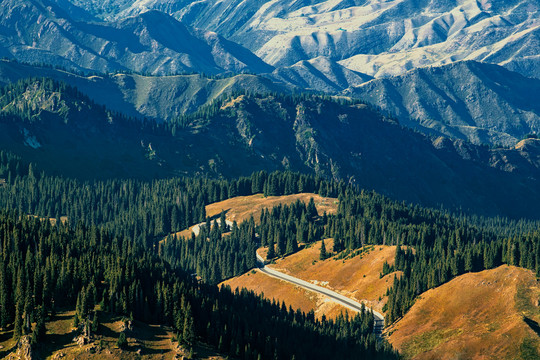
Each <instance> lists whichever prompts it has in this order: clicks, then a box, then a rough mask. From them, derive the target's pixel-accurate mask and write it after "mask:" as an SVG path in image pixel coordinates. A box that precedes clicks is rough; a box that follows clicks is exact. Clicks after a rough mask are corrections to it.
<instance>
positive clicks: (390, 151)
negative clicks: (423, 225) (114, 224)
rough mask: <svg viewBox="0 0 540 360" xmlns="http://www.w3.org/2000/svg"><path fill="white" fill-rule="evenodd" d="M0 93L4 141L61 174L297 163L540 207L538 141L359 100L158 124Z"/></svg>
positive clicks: (218, 106) (232, 107) (363, 181)
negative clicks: (427, 120) (482, 142)
mask: <svg viewBox="0 0 540 360" xmlns="http://www.w3.org/2000/svg"><path fill="white" fill-rule="evenodd" d="M0 103H1V104H2V112H1V114H2V121H1V123H0V126H1V127H2V129H3V131H2V132H1V135H0V136H1V137H2V147H3V149H4V150H10V151H13V152H14V153H16V154H18V155H20V156H23V157H24V158H25V159H26V160H27V161H31V162H35V163H36V164H38V166H40V168H41V169H44V170H48V171H51V172H53V173H55V174H63V175H67V176H76V177H83V178H96V177H97V178H108V177H114V176H129V177H139V178H141V177H142V178H149V177H164V176H171V175H182V174H184V175H197V174H199V175H211V176H224V177H237V176H242V175H248V174H250V173H251V172H253V171H257V170H261V169H264V170H269V171H272V170H280V169H283V170H285V169H290V170H298V171H305V172H308V173H312V174H313V173H314V174H317V175H320V176H323V177H326V178H334V179H345V180H347V181H349V182H351V183H354V184H356V185H358V186H360V187H361V188H367V189H374V190H377V191H379V192H382V193H384V194H387V195H389V196H392V197H394V198H397V199H403V200H407V201H412V202H416V203H421V204H424V205H431V206H435V207H438V206H440V205H441V204H442V205H444V206H445V207H447V208H449V209H461V210H463V211H467V212H469V211H474V212H478V213H481V214H493V215H507V216H511V217H529V218H534V217H535V216H536V215H535V214H538V213H539V212H538V211H536V209H538V206H539V205H538V204H539V203H540V202H538V197H539V196H540V194H539V193H538V187H537V186H535V184H536V182H537V181H538V180H537V179H538V173H539V156H540V154H539V146H538V142H539V141H538V140H537V139H528V140H525V141H524V142H522V143H520V145H519V146H518V147H517V148H515V149H488V148H486V147H479V146H474V145H471V144H469V143H466V142H463V141H459V140H457V141H451V140H448V139H445V138H429V137H426V136H424V135H421V134H419V133H415V132H412V131H411V130H408V129H406V128H403V127H401V126H400V125H399V124H398V123H397V122H396V121H395V120H392V119H388V118H385V117H384V116H382V115H380V114H379V113H377V112H376V111H374V110H372V109H371V108H369V107H367V106H365V105H363V104H361V103H357V102H354V101H347V100H343V99H342V100H332V99H330V98H325V97H320V96H313V95H301V96H283V95H262V96H260V95H245V94H243V95H242V94H237V95H234V96H232V97H228V98H224V99H223V100H220V101H216V102H214V103H213V104H212V105H211V106H208V107H205V108H202V109H201V110H200V111H198V112H197V113H194V114H190V115H187V116H180V117H177V118H175V119H172V120H171V121H169V122H167V123H163V124H155V123H154V122H143V123H140V122H138V121H135V120H133V119H129V118H126V117H123V116H121V115H118V114H115V113H112V112H110V111H108V110H106V109H104V108H103V107H102V106H96V105H95V104H94V103H93V102H92V101H91V100H90V99H88V98H87V97H85V96H83V95H81V94H80V93H79V92H78V90H76V89H74V88H71V87H69V86H66V85H65V84H61V83H55V82H53V81H50V80H27V81H21V82H19V83H17V84H14V85H10V86H7V87H5V88H3V90H2V92H1V94H0ZM83 164H84V165H83Z"/></svg>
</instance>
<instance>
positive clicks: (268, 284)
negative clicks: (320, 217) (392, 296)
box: [223, 239, 395, 318]
mask: <svg viewBox="0 0 540 360" xmlns="http://www.w3.org/2000/svg"><path fill="white" fill-rule="evenodd" d="M320 244H321V242H320V241H319V242H316V243H314V244H311V245H310V246H309V247H306V248H304V249H302V250H300V251H299V252H297V253H295V254H292V255H290V256H287V257H285V258H282V259H279V260H276V261H275V263H274V264H272V265H269V267H271V268H274V269H276V270H279V271H281V272H284V273H286V274H290V275H292V276H295V277H298V278H300V279H302V280H306V281H309V282H313V283H315V284H317V285H320V286H324V287H327V288H329V289H332V290H334V291H336V292H338V293H341V294H343V295H345V296H348V297H351V298H354V299H356V300H358V301H365V303H366V305H367V306H368V307H373V309H375V310H379V311H381V309H382V306H383V305H384V303H385V292H386V289H387V288H388V287H389V286H391V285H392V283H393V281H392V280H393V275H394V274H388V275H386V276H384V277H383V278H380V273H381V272H382V268H383V264H384V262H388V263H389V264H393V257H394V254H395V247H392V246H375V247H372V246H369V247H366V248H365V249H361V250H360V251H358V252H356V253H355V254H353V253H351V254H349V256H346V257H344V258H339V257H337V256H336V257H331V258H328V259H326V260H320V259H319V254H320V250H319V249H320ZM332 245H333V242H332V240H331V239H326V240H325V246H326V248H327V250H328V251H329V252H331V251H332ZM259 253H260V254H261V255H263V256H264V255H265V253H266V251H265V250H264V249H262V250H259ZM223 284H225V285H229V286H231V287H232V288H233V289H234V288H247V289H249V290H253V291H255V292H257V293H259V294H264V296H265V297H266V298H269V299H276V300H278V301H284V302H285V304H287V306H289V305H291V306H293V308H294V307H298V308H300V309H302V310H303V311H309V310H314V311H315V314H316V315H318V316H322V315H325V316H326V317H327V318H331V317H335V316H337V315H338V314H339V313H341V311H345V310H346V309H344V308H343V307H341V306H338V305H336V304H334V303H332V302H328V301H326V300H325V298H324V297H322V296H319V295H317V294H314V293H313V292H310V291H307V290H304V289H301V288H298V287H297V286H294V285H291V284H289V283H286V282H284V281H281V280H277V279H274V278H271V277H269V276H267V275H264V274H262V273H260V272H256V271H252V272H250V273H248V274H245V275H242V276H239V277H236V278H233V279H230V280H227V281H225V282H224V283H223Z"/></svg>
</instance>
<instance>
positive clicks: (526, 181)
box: [0, 0, 540, 217]
mask: <svg viewBox="0 0 540 360" xmlns="http://www.w3.org/2000/svg"><path fill="white" fill-rule="evenodd" d="M3 5H4V6H2V8H1V9H0V13H1V15H2V16H1V19H0V24H1V25H2V26H3V27H2V29H3V30H2V33H1V34H0V46H1V49H2V50H1V54H2V55H3V56H5V57H7V58H10V60H2V61H0V82H2V83H3V84H11V83H14V82H16V81H18V80H21V79H25V78H28V77H30V76H31V77H34V78H52V79H54V80H56V81H59V82H66V83H68V84H70V85H71V86H75V87H76V88H77V91H78V92H77V93H78V94H79V92H80V93H81V94H84V96H86V98H87V101H90V102H91V103H92V104H93V105H92V106H94V107H96V108H106V109H107V110H103V109H102V110H100V111H109V112H110V113H111V114H113V112H116V113H118V114H117V115H103V114H101V115H99V116H98V115H96V117H97V119H98V120H96V121H97V122H98V123H100V124H102V125H103V126H101V125H100V126H101V127H99V126H98V129H100V130H99V131H97V130H96V131H94V130H92V131H90V133H91V134H92V136H97V138H93V137H92V136H90V135H88V134H82V131H83V130H82V129H84V127H83V128H80V127H75V129H71V128H69V129H64V130H65V131H64V130H61V128H62V126H65V125H59V126H60V128H58V129H56V130H55V131H54V132H51V131H52V130H51V126H53V125H52V123H47V122H46V123H45V124H46V125H40V127H39V128H35V127H34V128H33V127H32V126H37V124H39V122H37V123H36V125H32V126H30V125H28V126H27V127H22V128H21V127H20V126H19V127H17V128H13V125H10V126H8V128H6V134H7V133H8V132H9V133H11V134H19V135H17V136H15V135H14V136H15V138H17V139H18V140H16V141H15V140H9V138H5V140H4V141H5V142H4V148H7V149H10V146H13V149H15V150H16V151H15V152H19V151H21V152H22V153H24V154H26V155H27V156H30V159H31V160H36V161H37V159H45V157H41V156H45V155H46V154H48V156H53V155H52V154H54V156H53V157H54V158H56V157H59V156H61V155H60V154H61V151H60V150H61V147H60V144H61V141H60V142H59V143H56V145H54V146H53V145H51V146H52V148H56V149H57V150H55V151H57V152H56V153H55V152H52V153H49V152H47V151H46V149H47V146H46V145H47V139H49V140H50V139H52V138H53V137H54V135H53V133H54V134H57V135H56V136H60V135H59V134H64V135H65V137H66V139H72V138H73V137H80V138H81V139H86V140H88V142H87V143H86V145H84V146H83V145H81V144H82V143H83V142H81V143H80V144H78V147H77V149H78V150H76V151H75V150H74V151H73V152H72V153H71V154H69V156H71V157H72V161H71V162H70V161H66V164H69V163H72V164H73V163H76V162H77V161H76V158H77V156H79V155H77V154H79V153H80V154H85V153H87V154H86V155H84V156H83V155H80V156H82V157H81V158H85V159H87V160H88V161H90V162H94V163H95V164H96V165H95V169H97V168H99V166H100V165H99V163H96V162H95V161H94V160H91V159H94V158H95V159H98V158H102V159H103V161H105V162H107V161H110V164H115V163H117V162H119V161H120V159H121V157H116V158H115V157H114V156H112V155H111V156H112V158H108V160H105V159H107V156H106V155H105V154H102V155H99V156H98V155H96V154H93V155H90V153H88V151H89V150H88V149H91V148H93V147H95V146H97V147H98V148H101V149H106V148H107V149H109V150H108V153H110V154H117V153H116V152H115V150H114V149H115V146H117V145H115V144H114V142H111V143H110V144H108V145H104V144H102V143H101V141H105V140H104V139H113V138H115V137H116V138H117V140H118V143H122V141H121V139H125V141H124V143H125V146H126V149H128V150H125V151H126V152H125V153H124V155H125V156H127V155H126V154H132V155H130V156H135V155H133V154H138V155H136V156H135V158H136V159H137V160H135V159H132V160H133V161H134V164H139V165H133V166H131V167H130V166H127V167H124V166H119V167H115V166H114V165H111V166H112V170H113V172H112V173H111V175H113V174H117V173H118V172H119V173H121V174H124V175H126V176H145V174H144V172H142V171H139V170H137V171H135V173H131V171H132V170H130V169H139V168H140V167H141V166H142V165H141V164H143V163H147V162H148V161H150V163H152V164H153V165H149V166H150V168H152V169H155V171H154V170H152V171H149V172H148V173H147V174H146V175H148V174H159V176H170V175H178V174H196V175H202V174H204V175H211V176H218V177H219V176H223V177H229V176H237V175H244V174H247V173H249V172H250V171H254V170H258V169H259V168H264V169H266V170H274V169H292V170H298V171H308V172H314V173H316V174H318V175H321V176H325V177H331V178H335V179H337V178H342V179H347V180H348V181H352V182H356V183H357V184H358V185H359V186H362V187H366V188H369V189H375V190H377V191H380V192H382V193H385V194H387V195H389V196H393V197H396V198H399V199H402V200H407V201H412V202H418V203H422V204H424V205H429V206H439V205H441V204H444V205H445V206H447V207H449V208H452V209H464V210H466V211H469V210H470V211H478V212H480V213H493V214H495V213H499V212H500V213H504V214H507V215H509V216H513V217H517V216H527V211H525V208H526V207H525V205H524V204H528V205H530V201H529V200H528V199H535V196H536V192H535V190H534V189H535V188H536V186H535V181H537V179H538V147H537V141H536V140H535V139H534V138H535V137H536V135H535V134H537V133H538V130H539V127H540V125H539V120H540V119H539V116H540V108H539V107H538V106H537V105H536V103H537V101H535V99H536V98H537V97H538V94H539V93H540V83H539V80H538V79H537V78H535V76H536V75H535V71H528V70H527V71H525V70H526V69H529V70H531V69H534V66H533V65H534V64H535V63H536V61H537V60H538V57H537V56H536V55H534V54H533V55H531V56H529V55H530V52H531V51H532V52H534V49H536V48H537V47H536V45H535V43H534V39H535V37H536V36H537V25H536V24H537V16H536V15H537V14H538V9H537V6H536V5H535V3H534V2H531V1H525V0H523V1H511V2H505V3H504V4H500V3H492V2H490V1H483V2H474V3H473V2H471V1H458V2H456V1H447V2H444V1H430V2H427V1H416V2H414V4H413V2H411V1H408V0H401V1H386V2H380V1H363V2H359V1H334V2H329V1H312V2H307V1H296V2H287V1H283V0H279V1H274V2H262V1H254V2H249V3H248V2H242V3H240V2H237V1H236V0H227V1H223V2H217V3H214V2H208V1H200V2H195V3H192V2H182V1H180V2H175V3H171V2H168V1H135V2H119V3H116V2H115V3H112V2H103V1H98V0H96V1H93V2H88V1H83V0H79V1H73V2H69V1H67V0H55V1H52V0H35V1H29V0H23V1H14V0H7V1H5V2H4V3H3ZM218 10H219V11H218ZM409 18H410V19H409ZM407 19H409V20H407ZM494 19H498V21H499V22H496V21H495V20H494ZM508 22H510V23H508ZM443 23H444V24H446V25H445V26H446V27H444V26H443ZM502 23H504V24H506V25H504V26H503V25H501V24H502ZM338 25H339V28H336V27H337V26H338ZM313 29H317V31H314V30H313ZM429 29H431V30H433V29H435V30H437V31H435V30H433V31H434V32H433V31H432V32H431V33H430V31H431V30H430V31H428V30H429ZM308 30H309V31H308ZM312 30H313V31H312ZM304 33H309V34H310V35H309V36H308V35H305V34H304ZM302 34H304V35H302ZM336 34H340V35H339V36H338V35H336ZM434 34H438V37H436V36H435V35H434ZM525 34H528V35H525ZM413 35H414V36H413ZM473 35H474V36H473ZM464 37H471V39H470V41H466V42H465V43H464V44H465V46H459V47H458V46H457V45H456V44H457V42H461V41H463V39H464ZM279 39H281V40H279ZM287 39H288V40H287ZM370 39H377V43H373V42H370ZM411 39H413V40H414V41H412V40H411ZM278 40H279V41H278ZM510 40H512V41H514V42H511V41H510ZM494 41H497V42H501V41H503V42H504V41H506V42H505V47H504V48H505V49H509V47H507V45H509V44H510V43H513V44H521V45H520V51H519V52H514V53H512V54H510V53H509V52H506V53H505V54H507V55H508V56H507V57H504V56H503V58H504V60H500V61H492V62H494V63H495V64H489V63H486V62H477V61H459V60H461V59H482V60H483V61H488V60H486V59H487V58H485V57H484V58H482V57H478V56H476V55H475V56H472V55H471V54H479V51H480V50H479V49H482V48H483V47H487V48H489V51H490V54H491V52H493V51H495V50H496V49H497V47H496V46H495V45H494ZM312 43H313V44H316V46H315V47H310V46H311V45H309V44H312ZM490 44H491V45H490ZM308 45H309V46H308ZM271 48H272V49H273V50H270V49H271ZM299 49H300V50H299ZM429 49H431V50H429ZM434 49H436V50H434ZM445 49H446V50H448V51H446V50H445ZM450 49H453V50H452V51H450ZM501 49H502V48H501ZM428 50H429V51H434V54H435V55H434V56H432V57H427V56H425V57H422V58H423V59H424V60H425V61H421V62H416V60H414V59H416V57H415V56H416V55H415V56H413V53H414V52H416V51H421V52H426V51H428ZM497 51H499V50H497ZM450 52H451V53H452V54H453V55H452V56H451V57H450V58H445V56H446V55H447V54H449V53H450ZM390 53H392V54H397V55H399V56H406V57H407V58H408V59H409V60H408V61H407V64H406V65H403V64H401V65H399V64H398V63H396V62H393V61H390V60H388V56H389V55H388V54H390ZM299 54H300V55H299ZM362 54H364V55H365V56H367V58H369V59H371V60H370V61H371V62H372V63H371V65H373V64H375V63H376V62H377V61H382V60H381V59H386V60H384V64H385V66H387V65H388V66H389V68H388V69H390V68H391V69H393V70H392V71H387V70H388V69H387V70H385V66H383V67H377V66H375V67H371V68H370V66H371V65H370V66H367V67H366V66H356V65H355V64H358V62H357V61H356V60H355V61H352V60H351V59H353V58H358V57H362V56H364V55H362ZM445 54H446V55H445ZM467 54H468V55H467ZM499 54H503V53H502V52H500V51H499ZM526 54H529V55H526ZM297 55H298V56H297ZM397 55H396V56H397ZM392 56H393V55H392ZM486 56H487V55H486ZM501 56H502V55H501ZM392 58H393V57H392ZM13 59H16V60H13ZM377 59H379V60H377ZM501 59H502V58H501ZM387 60H388V61H387ZM396 61H397V60H396ZM22 62H26V63H22ZM398 62H399V61H398ZM488 62H489V61H488ZM444 63H448V64H444ZM525 63H527V64H529V65H530V64H533V65H531V66H528V67H527V66H521V65H523V64H525ZM38 64H41V65H38ZM519 64H521V65H519ZM419 65H432V66H429V67H423V68H416V67H417V66H419ZM501 65H503V66H501ZM518 65H519V66H518ZM375 68H376V69H377V71H373V69H375ZM508 68H511V69H514V70H518V72H516V71H511V70H508ZM370 69H371V70H370ZM408 69H411V70H408ZM406 70H408V71H406ZM177 73H187V74H183V75H182V74H181V75H178V74H177ZM192 73H193V74H192ZM203 73H204V74H206V75H204V74H203ZM236 73H245V74H236ZM158 74H161V75H158ZM390 74H396V75H394V76H389V75H390ZM524 74H525V75H527V76H528V77H527V76H525V75H524ZM38 81H43V80H38ZM304 92H325V93H328V94H331V95H333V96H336V98H335V100H333V101H335V102H336V104H349V103H350V104H356V105H355V106H357V107H358V106H360V105H359V104H362V103H365V104H369V106H366V105H362V106H364V107H365V108H362V109H364V110H359V109H357V108H355V107H354V106H352V105H351V106H352V107H351V106H349V105H347V106H346V105H343V108H339V107H338V108H337V110H336V108H335V107H334V106H337V105H328V104H327V102H328V101H329V100H328V99H327V98H325V97H322V98H321V99H324V101H323V100H321V101H323V102H324V104H327V105H317V104H316V102H317V101H319V100H315V99H316V98H317V97H315V98H313V99H312V100H311V101H307V100H306V99H307V98H310V96H312V95H305V96H306V98H302V97H300V99H303V100H298V99H299V98H298V97H294V96H293V99H296V100H295V101H292V100H276V99H281V96H283V95H282V94H294V93H304ZM255 94H259V95H255ZM276 94H281V95H276ZM276 96H277V98H276ZM231 99H234V101H233V100H231ZM261 99H263V100H261ZM317 99H318V98H317ZM85 101H86V100H85ZM224 101H232V103H231V104H232V105H230V106H224V105H223V102H224ZM291 101H292V102H291ZM76 102H77V101H75V103H76ZM68 103H69V101H68ZM98 105H99V106H98ZM223 106H224V107H223ZM324 106H328V108H327V109H326V108H325V109H324V110H322V108H323V107H324ZM68 107H69V106H68ZM360 107H361V106H360ZM37 108H40V106H37ZM246 109H247V110H246ZM306 109H307V110H306ZM375 109H377V110H375ZM89 111H90V110H89ZM96 111H97V110H96ZM200 111H204V112H205V113H204V114H205V115H201V112H200ZM303 111H308V112H309V113H310V114H312V116H313V117H311V115H310V116H307V117H306V116H304V115H303V114H304V113H303ZM378 111H379V112H380V113H379V112H378ZM49 112H50V111H45V114H48V113H49ZM358 112H360V113H361V114H359V113H358ZM52 113H54V111H52ZM97 113H99V112H97ZM381 113H382V114H384V115H381ZM40 114H41V113H40ZM193 114H194V115H193ZM366 114H369V115H366ZM110 116H120V117H121V118H123V117H124V116H127V117H131V118H133V119H138V120H133V119H132V120H129V121H128V122H126V123H122V122H120V124H117V125H114V126H120V127H119V128H116V127H114V126H113V127H114V129H113V128H110V127H109V125H106V124H107V121H109V120H108V119H109V117H110ZM190 116H195V118H191V117H190ZM38 118H41V115H39V116H38ZM45 118H47V119H49V118H50V117H49V116H46V117H45ZM52 118H54V116H52ZM259 118H264V119H265V120H264V122H263V123H259V121H263V120H261V119H259ZM364 118H367V119H372V120H373V119H377V120H376V121H375V120H373V121H372V122H369V121H368V122H363V121H360V120H357V119H364ZM99 119H101V120H99ZM143 119H147V120H151V121H152V122H153V123H156V124H162V125H160V127H159V128H160V129H162V130H160V131H163V129H166V131H165V132H164V133H163V132H159V131H158V132H155V129H154V130H152V131H151V132H147V130H148V129H147V128H144V129H146V130H144V129H143V128H141V129H139V130H137V129H138V125H134V124H136V123H137V121H139V120H143ZM255 119H256V120H255ZM306 119H309V120H306ZM351 119H355V120H351ZM84 121H89V120H84ZM126 121H127V120H126ZM351 121H352V122H351ZM58 123H61V122H58ZM122 124H123V125H122ZM368 124H370V125H368ZM374 124H376V125H374ZM55 126H56V125H55ZM70 126H71V125H70ZM141 126H142V125H141ZM363 126H365V127H363ZM91 128H92V129H94V128H93V127H91ZM409 128H410V129H412V130H410V129H409ZM9 129H11V130H9ZM25 129H26V130H25ZM105 129H109V130H105ZM173 129H174V135H172V130H173ZM253 129H258V130H257V131H256V133H253V132H252V131H255V130H253ZM302 129H304V130H305V129H308V130H305V131H304V130H302ZM74 131H75V132H76V131H79V132H81V133H80V134H79V135H75V133H74ZM108 131H112V132H113V133H114V134H115V135H114V137H113V138H111V137H110V136H111V135H110V134H108V133H107V132H108ZM100 132H102V133H100ZM48 133H50V134H49V135H46V134H48ZM67 134H70V135H67ZM216 134H219V135H216ZM89 136H90V137H89ZM40 138H41V140H40ZM98 138H99V139H101V140H99V141H98ZM525 138H529V139H527V140H523V139H525ZM29 139H30V140H29ZM33 139H35V140H36V142H35V143H34V142H33ZM179 139H181V140H179ZM275 139H278V140H277V141H276V140H275ZM111 141H112V140H111ZM37 143H39V144H41V145H42V146H40V147H38V149H33V148H32V146H31V145H32V144H37ZM9 144H11V145H9ZM17 144H18V145H17ZM127 144H130V145H127ZM150 144H151V146H150ZM198 144H199V145H198ZM200 144H205V146H200ZM21 146H22V147H21ZM141 149H142V150H141ZM23 150H24V151H23ZM141 151H142V152H141ZM99 152H100V151H98V153H99ZM39 154H41V155H39ZM148 154H153V155H151V156H150V155H148ZM38 155H39V156H38ZM117 155H118V154H117ZM124 155H123V156H124ZM118 156H120V155H118ZM141 156H142V157H141ZM148 156H149V157H148ZM231 159H235V160H231ZM139 160H141V161H142V163H140V162H139ZM143 160H144V161H143ZM49 164H52V163H51V162H50V160H49ZM57 165H58V164H55V168H56V169H57V170H58V169H59V168H58V167H57ZM58 166H60V167H62V166H63V165H58ZM90 168H91V167H89V169H90ZM121 169H124V170H121ZM64 170H65V171H68V172H69V171H70V170H69V169H64ZM58 172H59V173H62V172H61V171H59V170H58ZM91 173H93V171H91V172H90V174H91ZM72 174H73V175H74V176H75V175H77V170H72ZM88 175H89V174H88V173H86V172H85V176H88ZM114 176H116V175H114ZM474 179H476V180H474ZM496 179H497V180H496ZM486 182H489V185H486V184H487V183H486ZM481 184H484V185H481ZM486 186H487V188H489V189H491V190H489V191H488V190H486V188H485V187H486ZM493 189H498V192H500V194H502V193H511V194H512V196H511V197H509V198H508V199H523V201H520V202H519V204H510V203H509V202H512V201H511V200H508V199H506V200H503V199H502V197H503V196H502V195H500V194H499V193H494V192H492V190H493ZM460 192H461V193H462V194H463V196H461V195H460V196H458V197H457V198H456V195H455V194H456V193H460ZM481 193H482V194H483V195H479V194H481ZM492 198H493V199H496V200H491V199H492ZM488 199H489V200H488ZM528 205H527V206H528ZM531 206H532V205H531Z"/></svg>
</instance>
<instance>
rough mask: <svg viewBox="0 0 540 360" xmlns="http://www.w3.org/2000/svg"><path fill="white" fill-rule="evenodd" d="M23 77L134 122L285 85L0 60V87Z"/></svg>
mask: <svg viewBox="0 0 540 360" xmlns="http://www.w3.org/2000/svg"><path fill="white" fill-rule="evenodd" d="M28 77H34V78H40V77H47V78H52V79H55V80H57V81H64V82H66V83H69V84H71V85H72V86H75V87H77V89H79V90H80V91H81V92H82V93H84V94H85V95H88V96H89V97H90V98H91V99H92V100H93V101H95V102H96V103H97V104H100V105H105V106H106V107H107V108H108V109H110V110H114V111H117V112H120V113H122V114H125V115H128V116H131V117H136V118H143V117H144V118H149V119H155V120H156V121H158V122H160V121H163V120H169V119H171V118H174V117H176V116H179V115H182V114H184V113H190V112H194V111H196V110H197V109H198V108H199V107H200V106H204V105H208V104H210V103H212V102H213V101H214V100H216V99H218V98H220V97H221V96H224V95H230V94H232V93H235V92H245V91H249V92H253V93H262V94H264V93H270V92H283V93H288V92H290V91H291V90H292V89H291V88H290V87H288V86H285V85H284V84H283V85H280V84H276V83H273V82H272V81H270V80H268V79H266V78H264V77H260V76H257V75H247V74H242V75H235V76H231V77H223V78H209V77H205V76H203V75H173V76H145V75H137V74H111V75H99V76H84V75H79V74H75V73H71V72H68V71H63V70H57V69H52V68H50V67H40V66H32V65H26V64H20V63H17V62H14V61H8V60H0V84H2V85H6V84H9V83H13V82H17V81H18V80H21V79H26V78H28Z"/></svg>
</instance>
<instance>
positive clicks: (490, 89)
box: [347, 61, 540, 147]
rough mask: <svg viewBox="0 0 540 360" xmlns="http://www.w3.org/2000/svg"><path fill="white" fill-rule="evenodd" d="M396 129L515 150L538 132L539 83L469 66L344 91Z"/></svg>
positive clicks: (420, 71) (426, 70)
mask: <svg viewBox="0 0 540 360" xmlns="http://www.w3.org/2000/svg"><path fill="white" fill-rule="evenodd" d="M347 93H348V94H349V95H350V96H353V97H358V98H361V99H363V100H365V101H367V102H369V103H372V104H375V105H376V106H377V107H379V108H380V109H381V110H383V111H384V112H388V113H390V114H392V115H394V116H396V117H397V118H398V119H399V121H400V123H401V124H403V125H406V126H408V127H412V128H416V129H418V130H419V131H422V132H427V133H430V132H431V133H435V134H441V135H444V136H449V137H452V138H457V139H464V140H468V141H471V142H473V143H476V144H487V145H504V146H510V147H511V146H514V145H515V144H516V143H517V142H518V141H519V140H521V139H522V138H523V137H524V136H526V135H527V134H532V133H536V134H537V133H539V132H540V103H539V102H538V96H539V95H540V80H538V79H534V78H526V77H523V76H522V75H520V74H518V73H515V72H512V71H508V70H506V69H504V68H503V67H500V66H496V65H491V64H483V63H478V62H473V61H466V62H458V63H455V64H450V65H446V66H441V67H432V68H421V69H415V70H411V71H409V72H407V73H406V74H404V75H401V76H396V77H391V78H388V79H375V80H372V81H370V82H368V83H365V84H363V85H360V86H358V87H353V88H350V89H348V91H347Z"/></svg>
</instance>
